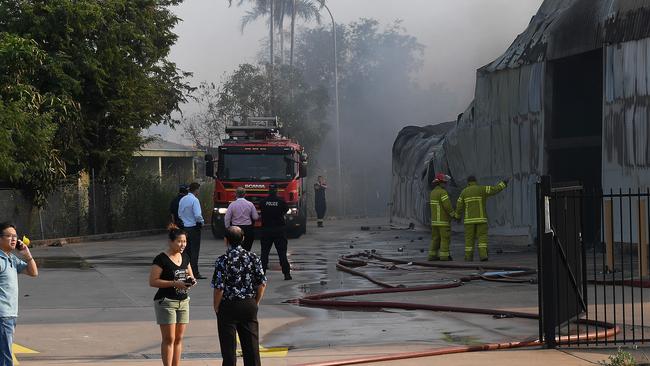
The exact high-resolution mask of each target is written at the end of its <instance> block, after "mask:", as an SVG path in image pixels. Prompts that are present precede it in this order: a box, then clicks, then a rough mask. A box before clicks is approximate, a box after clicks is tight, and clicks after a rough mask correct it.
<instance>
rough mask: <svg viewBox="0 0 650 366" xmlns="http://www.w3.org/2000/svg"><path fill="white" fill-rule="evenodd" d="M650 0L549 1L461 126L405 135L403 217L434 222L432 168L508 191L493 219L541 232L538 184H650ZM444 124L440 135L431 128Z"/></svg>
mask: <svg viewBox="0 0 650 366" xmlns="http://www.w3.org/2000/svg"><path fill="white" fill-rule="evenodd" d="M648 74H650V2H648V1H643V0H546V1H544V2H543V4H542V5H541V6H540V8H539V10H538V12H537V14H536V15H535V16H534V17H533V18H532V19H531V21H530V23H529V25H528V27H527V28H526V29H525V30H524V31H523V32H522V33H521V34H520V35H519V36H518V37H517V38H516V39H515V40H514V42H513V43H512V45H511V46H510V47H509V48H508V49H507V50H506V51H505V52H504V53H503V55H501V56H500V57H498V58H497V59H496V60H494V61H493V62H492V63H490V64H488V65H486V66H484V67H482V68H481V69H479V70H478V72H477V78H476V90H475V95H474V100H473V101H472V102H471V104H470V105H469V106H468V107H467V109H466V110H465V112H464V113H462V114H461V116H460V117H459V119H458V120H457V121H456V123H452V124H451V125H448V124H445V127H444V128H442V127H441V128H442V129H441V130H437V131H434V130H432V127H429V126H427V127H424V128H423V129H422V130H417V129H415V128H414V127H408V128H406V129H404V130H402V131H401V132H400V134H399V135H398V137H397V139H396V141H395V145H394V147H393V187H392V212H391V216H392V218H393V219H394V220H403V221H406V222H408V221H419V222H420V223H422V224H425V225H426V224H428V220H429V218H428V216H429V213H428V212H427V211H428V202H427V199H426V197H427V196H426V194H427V191H429V190H430V186H429V184H430V181H431V179H430V178H431V176H430V175H431V174H432V173H433V172H442V173H444V174H447V175H450V176H451V181H450V184H449V187H448V188H449V194H450V196H451V198H452V200H454V199H455V198H456V197H457V195H458V191H459V188H461V187H463V186H464V184H465V181H466V179H467V177H468V176H470V175H474V176H476V178H478V181H479V182H481V181H485V182H489V183H491V182H494V181H497V180H499V179H503V178H506V177H509V178H510V184H509V185H508V189H507V190H505V191H504V192H503V193H502V194H501V195H499V196H497V197H495V198H494V199H493V200H492V201H491V202H490V204H489V205H488V208H487V211H488V216H489V217H490V222H489V224H490V225H491V226H497V227H500V228H501V229H503V231H504V232H506V233H507V232H510V233H516V234H528V235H530V236H531V237H532V236H535V230H534V229H533V227H534V225H535V222H536V212H535V208H534V204H533V202H534V196H535V187H534V186H535V182H537V181H538V180H539V177H540V176H542V175H551V176H552V177H553V181H555V182H580V184H582V185H583V186H584V187H586V188H593V189H603V190H605V191H607V190H610V189H615V190H616V189H619V188H623V189H627V188H631V189H632V190H635V189H641V190H644V189H645V188H646V187H647V185H648V182H650V148H649V147H648V146H649V145H650V143H649V142H650V127H648V124H649V123H650V108H649V105H650V81H649V79H650V77H649V76H650V75H648ZM431 131H434V132H431Z"/></svg>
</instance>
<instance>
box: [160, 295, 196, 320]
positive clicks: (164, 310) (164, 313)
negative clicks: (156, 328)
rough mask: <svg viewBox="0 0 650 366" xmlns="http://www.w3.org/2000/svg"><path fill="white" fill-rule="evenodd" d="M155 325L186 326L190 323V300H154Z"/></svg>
mask: <svg viewBox="0 0 650 366" xmlns="http://www.w3.org/2000/svg"><path fill="white" fill-rule="evenodd" d="M153 302H154V309H155V311H156V323H158V324H161V325H162V324H187V323H189V322H190V298H189V297H188V298H187V299H185V300H173V299H168V298H162V299H159V300H154V301H153Z"/></svg>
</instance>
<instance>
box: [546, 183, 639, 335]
mask: <svg viewBox="0 0 650 366" xmlns="http://www.w3.org/2000/svg"><path fill="white" fill-rule="evenodd" d="M540 191H541V192H540V194H539V195H538V200H539V204H540V205H539V206H538V207H540V210H539V211H538V212H539V213H540V214H541V215H543V216H542V217H541V219H540V223H539V224H540V225H541V227H539V228H538V233H539V235H540V236H539V237H540V238H542V240H541V241H540V273H541V284H540V313H541V314H542V319H541V321H540V333H543V336H544V338H545V340H546V343H547V344H549V345H550V346H555V343H556V342H555V341H556V340H560V339H562V340H563V341H562V342H561V343H562V345H566V346H578V345H601V344H602V345H616V344H628V343H633V344H640V343H646V342H650V278H649V270H650V267H649V263H650V262H649V251H648V243H649V233H648V228H649V227H650V205H649V204H648V202H650V190H648V189H646V190H643V191H642V190H640V189H637V190H634V191H633V190H631V189H628V190H625V191H624V190H620V189H619V190H617V191H614V190H610V191H608V192H603V191H602V190H588V189H582V187H572V188H571V187H564V188H555V189H552V190H550V191H548V190H547V191H546V192H545V193H544V192H543V191H544V189H540ZM549 220H550V225H547V224H546V222H548V221H549ZM607 327H609V328H610V329H614V328H616V327H618V328H616V329H619V330H620V331H618V332H615V333H614V334H611V332H610V334H609V335H608V336H605V333H604V332H603V330H604V328H607Z"/></svg>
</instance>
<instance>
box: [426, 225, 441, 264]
mask: <svg viewBox="0 0 650 366" xmlns="http://www.w3.org/2000/svg"><path fill="white" fill-rule="evenodd" d="M439 249H440V227H439V226H431V246H430V247H429V256H428V257H427V260H429V261H437V260H438V250H439Z"/></svg>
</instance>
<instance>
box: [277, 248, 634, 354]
mask: <svg viewBox="0 0 650 366" xmlns="http://www.w3.org/2000/svg"><path fill="white" fill-rule="evenodd" d="M360 257H366V258H369V259H370V258H372V259H377V260H380V261H382V262H393V263H398V264H415V265H421V266H425V267H437V268H454V269H491V270H500V271H504V270H506V271H511V272H512V273H509V274H508V275H503V274H502V273H500V272H497V274H496V275H487V276H486V275H485V274H480V275H469V276H464V277H461V278H460V279H459V280H454V281H449V282H447V283H442V284H433V285H425V286H414V287H406V286H403V285H391V284H388V283H385V282H383V281H379V280H376V279H374V278H373V277H372V276H370V275H367V274H365V273H363V272H360V271H357V270H355V269H353V268H351V267H350V266H355V267H360V266H364V265H366V264H367V262H366V261H364V260H361V259H358V258H360ZM336 268H337V269H339V270H342V271H345V272H347V273H350V274H352V275H356V276H361V277H363V278H366V279H368V280H369V281H371V282H372V283H375V284H377V285H379V286H381V287H384V288H381V289H365V290H348V291H337V292H329V293H318V294H313V295H307V296H304V297H302V298H300V299H295V300H290V301H289V302H290V303H293V304H296V305H306V306H317V307H328V308H331V307H342V308H365V309H368V308H394V309H404V310H429V311H446V312H457V313H469V314H485V315H493V316H498V317H508V318H510V317H512V318H524V319H538V318H539V317H538V315H537V314H532V313H524V312H516V311H507V310H497V309H485V308H469V307H459V306H444V305H427V304H416V303H403V302H385V301H342V300H332V299H333V298H341V297H349V296H360V295H371V294H387V293H399V292H410V291H427V290H439V289H449V288H454V287H459V286H462V285H463V283H464V282H469V281H472V280H500V281H502V282H511V281H512V280H518V279H516V278H512V277H518V276H525V275H530V274H534V273H536V271H535V270H532V269H529V268H524V267H504V266H494V265H489V266H486V265H478V266H476V265H471V264H470V265H468V264H452V263H431V262H409V261H404V260H399V259H389V258H385V257H381V256H379V255H375V254H374V253H373V254H369V253H357V254H353V255H348V256H343V257H341V258H340V260H339V262H338V263H337V266H336ZM499 276H501V277H503V278H501V279H499V278H498V277H499ZM575 322H576V323H579V324H586V325H592V326H594V327H600V328H605V329H604V330H600V331H592V332H587V333H580V334H575V335H568V336H558V337H556V341H557V343H558V344H564V343H569V342H574V341H578V340H581V341H583V340H597V339H606V338H609V337H612V336H614V335H615V334H617V333H619V332H620V331H621V329H620V327H619V326H618V325H613V324H610V323H605V322H601V321H594V320H589V319H579V320H577V321H575ZM542 344H543V341H542V340H539V339H534V340H524V341H516V342H503V343H487V344H482V345H475V346H455V347H443V348H438V349H433V350H429V351H421V352H401V353H394V354H389V355H382V356H369V357H360V358H354V359H347V360H335V361H324V362H315V363H306V364H301V365H298V366H341V365H355V364H361V363H373V362H383V361H394V360H401V359H409V358H420V357H432V356H439V355H447V354H454V353H462V352H478V351H492V350H501V349H512V348H522V347H533V346H541V345H542Z"/></svg>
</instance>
